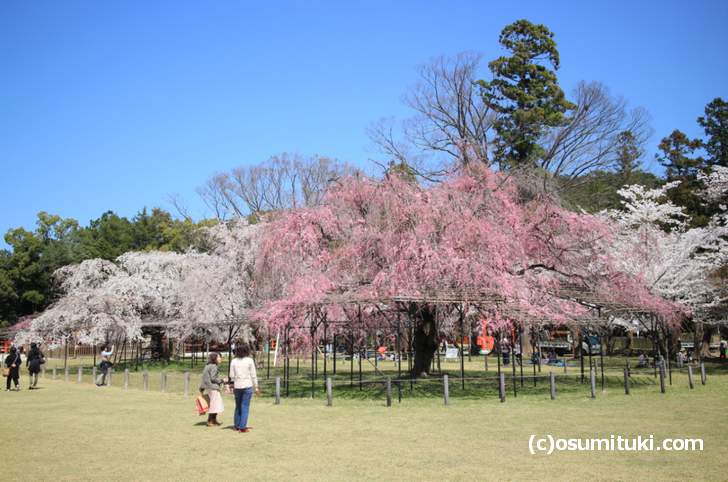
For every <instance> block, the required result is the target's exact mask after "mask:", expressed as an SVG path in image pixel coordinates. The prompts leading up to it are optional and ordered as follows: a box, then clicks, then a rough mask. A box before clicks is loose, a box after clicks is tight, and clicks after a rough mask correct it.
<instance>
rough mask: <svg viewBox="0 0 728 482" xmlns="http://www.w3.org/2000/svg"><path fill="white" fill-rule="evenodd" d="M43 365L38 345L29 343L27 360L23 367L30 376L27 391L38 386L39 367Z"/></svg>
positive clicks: (43, 359) (43, 358) (43, 361)
mask: <svg viewBox="0 0 728 482" xmlns="http://www.w3.org/2000/svg"><path fill="white" fill-rule="evenodd" d="M43 363H45V357H44V356H43V352H42V351H40V348H38V345H36V344H35V343H31V344H30V353H28V359H27V360H26V361H25V366H27V367H28V374H29V375H30V386H29V387H28V389H29V390H32V389H34V388H35V387H36V385H38V373H40V366H41V365H42V364H43Z"/></svg>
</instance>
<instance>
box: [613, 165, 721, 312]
mask: <svg viewBox="0 0 728 482" xmlns="http://www.w3.org/2000/svg"><path fill="white" fill-rule="evenodd" d="M702 180H703V182H704V183H705V184H706V190H705V192H704V193H703V194H704V195H705V198H706V199H705V200H706V201H711V200H713V199H717V198H721V196H722V197H725V195H726V193H728V189H727V187H728V184H726V182H725V172H722V171H721V173H720V174H715V172H714V174H712V175H710V176H706V175H704V176H702ZM678 183H679V182H678ZM678 183H668V184H666V185H665V186H663V187H662V188H659V189H647V188H645V187H644V186H638V185H634V186H627V187H626V188H624V189H622V190H620V191H619V193H620V195H621V196H622V198H623V201H622V202H623V206H624V210H623V211H618V210H614V211H610V212H605V213H602V215H603V216H605V217H608V218H610V219H611V220H613V221H614V225H615V227H616V229H615V230H616V235H615V241H614V244H613V247H614V252H613V255H614V257H615V260H616V261H617V263H618V264H620V265H621V268H622V269H623V270H625V271H626V272H628V273H631V274H634V275H637V276H641V277H643V279H644V280H645V281H646V282H647V284H648V285H649V286H650V287H651V288H652V289H653V290H654V291H655V292H656V293H659V294H660V295H662V296H663V297H665V298H666V299H668V300H673V301H678V302H680V303H683V304H685V305H687V306H688V307H689V308H690V309H691V310H692V314H693V317H694V318H695V319H698V320H701V319H705V318H706V317H708V316H710V313H711V310H710V309H711V308H713V307H715V306H716V305H718V304H719V303H721V302H722V301H723V300H722V299H721V289H722V287H721V286H720V284H719V283H716V281H715V280H714V279H712V278H711V275H712V274H713V273H715V271H716V270H717V269H718V268H720V267H721V266H723V265H725V264H726V263H728V227H727V226H726V215H725V211H723V212H719V213H718V214H716V215H715V216H713V218H712V219H711V220H710V221H709V223H708V225H707V226H705V227H701V228H688V227H687V225H686V223H685V219H686V218H687V216H686V215H685V213H684V212H683V210H682V208H680V207H678V206H676V205H674V204H673V203H672V202H670V201H669V200H668V199H667V198H666V196H665V194H666V192H667V191H668V190H669V189H672V188H673V187H675V186H676V185H677V184H678ZM666 227H669V228H670V229H669V231H667V230H666V229H665V228H666Z"/></svg>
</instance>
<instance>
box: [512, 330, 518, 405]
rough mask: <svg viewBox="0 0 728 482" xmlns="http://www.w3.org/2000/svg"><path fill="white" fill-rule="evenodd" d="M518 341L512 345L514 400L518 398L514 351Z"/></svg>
mask: <svg viewBox="0 0 728 482" xmlns="http://www.w3.org/2000/svg"><path fill="white" fill-rule="evenodd" d="M515 345H516V341H515V340H513V342H512V343H511V366H512V368H513V378H512V380H513V398H515V397H517V396H518V388H516V350H515V349H514V347H515Z"/></svg>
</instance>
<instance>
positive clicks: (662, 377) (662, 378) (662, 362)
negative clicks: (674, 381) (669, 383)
mask: <svg viewBox="0 0 728 482" xmlns="http://www.w3.org/2000/svg"><path fill="white" fill-rule="evenodd" d="M660 393H665V359H664V358H663V359H662V360H660Z"/></svg>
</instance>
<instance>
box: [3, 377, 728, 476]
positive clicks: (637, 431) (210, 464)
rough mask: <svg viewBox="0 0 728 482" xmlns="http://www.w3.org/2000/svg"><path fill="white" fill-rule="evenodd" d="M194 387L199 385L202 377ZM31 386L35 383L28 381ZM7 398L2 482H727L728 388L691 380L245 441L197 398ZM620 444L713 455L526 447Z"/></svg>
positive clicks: (374, 405) (60, 384)
mask: <svg viewBox="0 0 728 482" xmlns="http://www.w3.org/2000/svg"><path fill="white" fill-rule="evenodd" d="M196 378H197V377H195V379H196ZM22 381H23V382H24V383H25V382H27V379H25V378H24V379H23V380H22ZM41 385H42V389H41V390H37V391H28V390H24V391H21V392H2V395H1V398H0V404H1V406H2V408H3V412H4V413H3V417H2V422H0V431H1V433H2V437H3V440H4V442H5V443H4V450H3V453H2V460H3V464H2V465H3V467H2V474H3V479H4V480H33V479H38V480H51V479H52V480H90V479H95V480H127V479H134V480H193V479H194V480H211V479H217V480H251V479H252V480H291V479H298V480H365V479H366V480H395V479H396V480H438V481H441V480H533V479H541V480H546V479H559V480H563V479H567V480H576V479H582V480H607V479H609V480H645V479H653V480H678V479H682V480H688V479H690V480H713V481H717V480H726V479H727V478H728V424H727V423H726V402H727V401H728V396H727V394H728V376H726V375H723V374H716V375H714V376H711V377H710V378H709V380H708V384H707V385H706V386H701V385H700V382H699V379H698V381H697V386H696V388H695V390H692V391H690V390H688V388H687V386H686V385H687V383H686V381H685V380H684V375H682V374H681V375H676V376H675V379H674V385H673V387H670V388H669V389H668V393H667V394H665V395H662V394H660V393H659V390H658V389H657V388H656V387H655V386H654V385H651V386H650V387H649V388H642V389H640V390H634V391H633V394H632V395H630V396H625V395H624V394H623V392H622V391H621V390H619V389H618V388H616V387H612V386H611V385H610V386H608V387H607V390H606V391H605V392H601V391H600V392H599V394H598V398H597V399H596V400H591V399H589V398H588V392H587V390H588V389H586V386H584V387H585V389H584V391H581V390H579V391H566V392H565V393H564V394H562V395H560V396H559V398H558V399H557V400H556V401H551V400H549V399H548V396H547V395H545V394H544V393H541V392H539V393H529V392H523V393H520V394H519V396H518V398H515V399H514V398H513V397H509V398H508V400H507V402H506V403H505V404H501V403H498V402H497V401H496V399H494V398H486V399H457V398H456V399H453V400H452V401H451V405H450V406H443V404H442V401H441V399H439V398H436V397H432V398H427V397H421V398H416V397H412V398H407V399H404V400H403V402H402V403H401V404H398V403H397V402H396V400H395V403H394V406H393V407H391V408H387V407H385V406H384V404H383V402H382V401H381V400H355V399H341V398H337V399H335V401H334V407H325V406H324V403H323V400H322V399H320V398H319V399H316V400H307V399H304V398H297V399H289V400H283V402H282V404H281V405H279V406H275V405H273V402H272V400H271V399H270V398H268V397H266V398H257V399H255V400H254V402H253V407H252V414H251V421H250V425H251V426H252V427H254V430H253V431H252V432H251V433H248V434H240V433H237V432H234V431H233V430H231V429H230V428H228V427H229V425H230V422H231V420H232V409H233V406H234V403H233V401H232V399H231V397H230V396H226V399H225V404H226V412H225V413H224V414H223V415H222V416H221V420H222V421H223V422H224V425H223V427H221V428H208V427H206V426H204V425H203V424H201V422H202V417H198V416H197V415H196V414H195V413H194V412H193V401H192V398H191V397H188V398H185V397H184V396H183V395H181V394H179V393H160V392H156V391H149V392H144V391H141V390H131V389H130V390H126V391H125V390H123V389H122V388H120V387H119V386H118V385H116V386H114V387H111V388H96V387H94V386H93V385H90V384H88V383H84V384H76V383H73V382H69V383H66V382H64V381H61V380H56V381H53V380H50V379H48V378H46V379H44V380H42V381H41ZM532 433H535V434H539V435H543V434H552V435H554V436H556V437H595V436H607V437H608V436H609V435H610V434H615V435H623V436H632V435H643V436H648V435H650V434H654V435H655V438H656V439H662V438H666V437H673V438H676V437H690V438H696V437H699V438H703V439H704V443H705V450H704V451H703V452H664V451H663V452H652V453H648V452H641V453H627V452H621V453H619V452H588V453H586V452H582V453H575V452H569V453H567V452H561V453H555V454H553V455H551V456H548V455H540V454H539V455H531V454H530V453H529V450H528V439H529V435H530V434H532Z"/></svg>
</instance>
